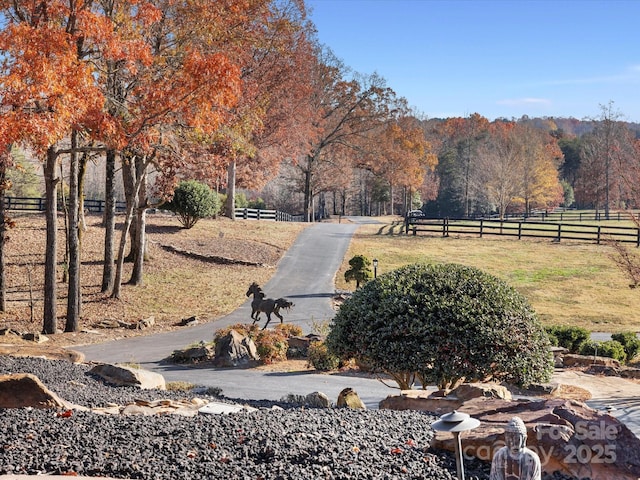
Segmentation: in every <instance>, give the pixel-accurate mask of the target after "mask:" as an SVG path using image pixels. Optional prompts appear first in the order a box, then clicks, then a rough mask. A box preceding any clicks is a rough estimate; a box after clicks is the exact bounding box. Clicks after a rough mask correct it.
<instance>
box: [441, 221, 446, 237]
mask: <svg viewBox="0 0 640 480" xmlns="http://www.w3.org/2000/svg"><path fill="white" fill-rule="evenodd" d="M442 236H443V237H446V236H447V218H446V217H445V218H443V219H442Z"/></svg>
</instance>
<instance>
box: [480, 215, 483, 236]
mask: <svg viewBox="0 0 640 480" xmlns="http://www.w3.org/2000/svg"><path fill="white" fill-rule="evenodd" d="M483 222H484V219H482V218H481V219H480V238H482V227H483V226H484V223H483Z"/></svg>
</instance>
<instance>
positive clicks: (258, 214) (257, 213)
mask: <svg viewBox="0 0 640 480" xmlns="http://www.w3.org/2000/svg"><path fill="white" fill-rule="evenodd" d="M256 220H260V209H258V211H257V212H256Z"/></svg>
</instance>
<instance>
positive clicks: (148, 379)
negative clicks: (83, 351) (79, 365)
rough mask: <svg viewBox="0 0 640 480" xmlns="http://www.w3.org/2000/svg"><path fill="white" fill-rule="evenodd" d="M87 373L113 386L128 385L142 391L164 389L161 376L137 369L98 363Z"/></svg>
mask: <svg viewBox="0 0 640 480" xmlns="http://www.w3.org/2000/svg"><path fill="white" fill-rule="evenodd" d="M89 373H90V374H93V375H97V376H99V377H100V378H102V379H104V380H106V381H107V382H109V383H112V384H114V385H128V386H132V387H137V388H140V389H143V390H146V389H158V390H165V389H166V384H165V381H164V377H163V376H162V375H160V374H159V373H155V372H150V371H148V370H142V369H139V368H132V367H125V366H123V365H111V364H108V363H100V364H98V365H95V366H94V367H93V368H92V369H91V370H89Z"/></svg>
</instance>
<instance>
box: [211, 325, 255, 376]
mask: <svg viewBox="0 0 640 480" xmlns="http://www.w3.org/2000/svg"><path fill="white" fill-rule="evenodd" d="M259 359H260V356H259V355H258V349H257V348H256V344H255V343H254V342H253V340H251V339H250V338H249V337H244V336H242V335H241V334H240V333H238V332H236V331H235V330H231V331H229V333H227V334H226V335H225V336H224V337H222V338H220V339H219V340H218V341H217V342H216V350H215V357H214V359H213V363H214V364H215V365H216V366H218V367H237V366H241V365H247V364H249V363H251V362H254V361H256V360H259Z"/></svg>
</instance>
